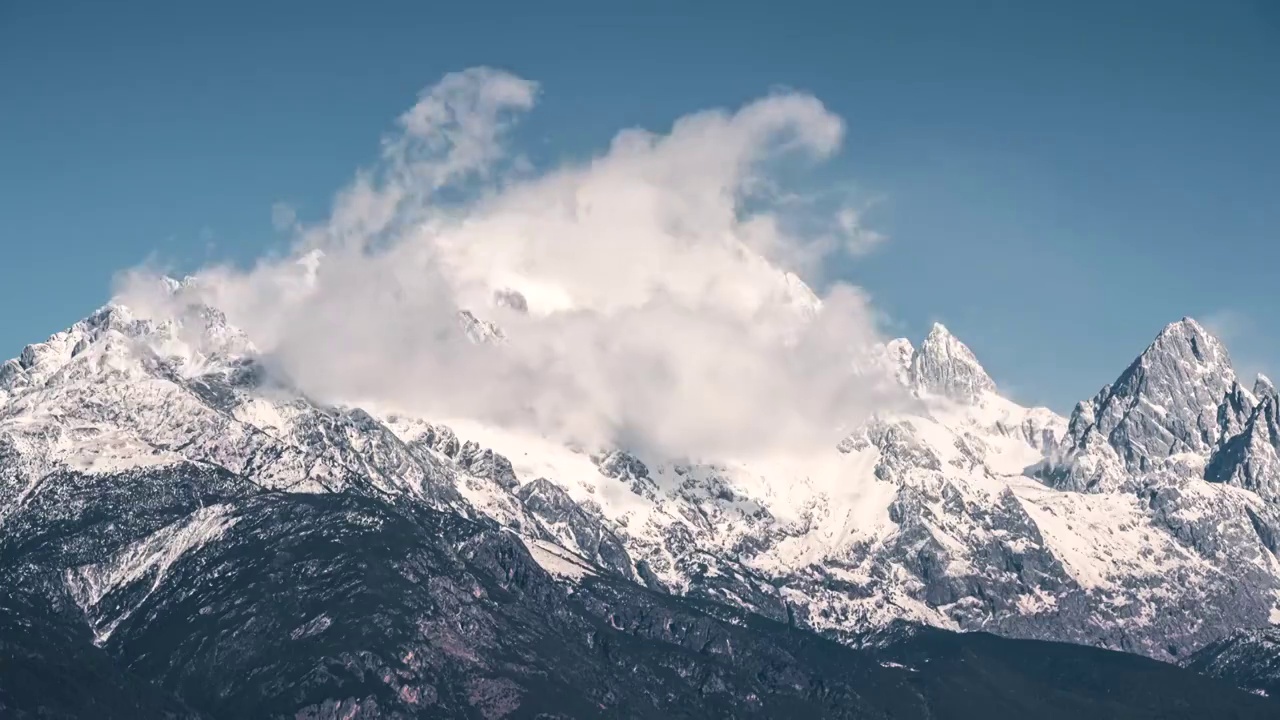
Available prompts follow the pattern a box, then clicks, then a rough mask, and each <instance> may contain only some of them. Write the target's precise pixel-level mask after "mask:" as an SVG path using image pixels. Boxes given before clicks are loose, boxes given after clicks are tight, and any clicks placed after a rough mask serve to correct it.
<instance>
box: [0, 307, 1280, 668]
mask: <svg viewBox="0 0 1280 720" xmlns="http://www.w3.org/2000/svg"><path fill="white" fill-rule="evenodd" d="M197 310H198V311H197V312H194V313H187V314H185V315H184V319H183V320H181V321H179V320H164V321H157V320H155V319H150V318H140V317H137V316H135V314H134V313H133V312H131V310H130V309H129V308H127V307H123V306H118V305H113V306H108V307H107V308H104V309H102V310H100V311H98V312H97V313H95V314H93V315H92V316H90V317H89V318H87V319H86V320H84V321H82V322H80V323H77V324H76V325H74V326H73V327H71V328H70V329H68V330H66V331H64V332H62V333H58V334H57V335H55V336H53V337H52V338H50V339H49V340H48V341H46V342H44V343H40V344H36V345H31V346H28V347H27V348H26V349H25V350H24V351H23V353H22V354H21V356H20V357H19V358H17V359H15V360H10V361H8V362H6V363H5V364H4V365H3V366H2V367H0V460H2V462H0V534H9V535H10V536H16V535H17V531H16V530H15V528H19V527H24V528H26V531H29V532H35V530H34V529H33V525H32V523H37V522H54V519H56V518H57V517H60V516H62V515H64V514H67V513H73V512H74V506H75V504H76V503H80V502H88V500H86V499H84V498H83V497H81V495H79V494H77V491H75V490H74V487H73V486H75V485H76V484H77V483H83V482H84V478H120V477H127V476H130V474H138V473H145V472H152V471H154V470H156V469H157V468H172V469H175V471H180V472H181V474H182V475H183V476H184V477H190V478H193V479H192V480H191V482H206V480H199V479H198V478H206V479H207V482H211V483H213V486H216V487H222V486H223V485H226V486H227V487H231V486H234V485H236V483H244V482H246V481H247V482H249V483H250V484H251V485H252V486H254V487H256V488H259V489H263V490H268V491H285V492H293V493H317V492H319V493H333V492H345V491H353V492H359V493H363V494H367V495H370V496H376V497H380V498H384V499H393V500H394V499H395V498H407V499H412V500H413V501H415V502H421V503H422V504H424V505H425V506H427V507H430V508H433V509H435V510H439V511H443V512H448V513H454V514H457V515H460V516H462V517H464V518H470V519H476V520H486V519H487V520H491V521H494V522H496V523H498V524H499V525H501V526H502V527H505V528H508V529H510V530H512V531H515V532H516V533H518V534H519V535H520V536H521V537H523V538H524V539H525V543H526V544H527V545H528V547H529V548H530V550H531V551H533V554H534V557H535V558H538V559H540V560H542V561H545V562H546V564H547V567H548V569H549V570H552V571H553V572H555V573H558V574H561V575H564V574H566V573H567V575H568V576H574V575H575V574H577V573H580V572H597V573H599V572H603V573H608V574H611V575H616V576H619V577H621V578H624V579H628V580H635V581H637V582H640V583H642V584H644V585H646V586H648V587H649V588H652V589H655V590H659V591H661V592H666V593H672V594H676V595H684V596H692V597H700V598H707V599H712V600H716V601H718V602H721V603H726V604H729V605H733V606H737V607H741V608H744V609H747V610H750V611H753V612H756V613H759V614H761V615H764V616H766V617H771V618H774V619H777V620H781V621H784V622H791V623H794V624H797V625H801V626H805V627H809V628H812V629H814V630H817V631H820V632H824V633H827V634H829V635H831V636H833V637H837V638H848V637H852V636H853V635H854V634H856V633H859V632H863V631H868V630H872V629H875V628H878V627H883V626H885V625H886V624H888V623H890V622H892V621H894V620H898V619H907V620H912V621H916V622H921V623H926V624H930V625H934V626H937V627H940V628H946V629H955V630H979V629H980V630H988V631H992V632H995V633H998V634H1003V635H1007V636H1014V637H1027V638H1038V639H1054V640H1065V641H1071V642H1077V643H1084V644H1091V645H1097V646H1101V647H1105V648H1113V649H1122V650H1129V651H1134V652H1138V653H1142V654H1146V655H1149V656H1152V657H1155V658H1159V659H1169V658H1173V657H1179V656H1183V655H1186V654H1187V653H1190V652H1192V651H1195V650H1197V649H1198V648H1200V647H1202V646H1204V645H1206V644H1208V643H1211V642H1213V641H1216V640H1219V639H1221V638H1224V637H1226V636H1227V635H1229V634H1230V633H1232V632H1233V631H1235V630H1237V629H1241V628H1255V627H1264V626H1267V625H1268V624H1269V623H1270V622H1272V621H1273V619H1280V609H1277V608H1278V607H1280V562H1278V561H1277V559H1276V556H1275V551H1276V543H1277V539H1280V508H1277V505H1276V504H1275V500H1276V492H1277V488H1280V473H1278V469H1280V462H1277V448H1278V447H1280V445H1278V444H1277V443H1280V432H1277V416H1276V412H1277V411H1276V407H1277V399H1276V393H1275V389H1274V387H1273V386H1272V385H1271V384H1270V383H1269V382H1268V381H1266V380H1265V379H1261V378H1260V379H1259V380H1258V381H1257V382H1256V383H1255V384H1253V386H1252V388H1251V389H1246V388H1245V387H1244V385H1242V384H1241V382H1240V381H1239V380H1238V379H1237V378H1236V376H1235V373H1234V370H1233V369H1232V367H1231V364H1230V361H1229V359H1228V357H1227V354H1226V351H1225V349H1224V348H1223V347H1222V345H1221V344H1220V343H1219V342H1218V341H1217V340H1215V339H1214V338H1213V337H1211V336H1210V335H1209V334H1208V333H1207V332H1206V331H1205V330H1204V329H1203V328H1201V327H1200V326H1199V325H1198V324H1196V323H1195V322H1194V321H1192V320H1183V321H1181V322H1178V323H1174V324H1172V325H1170V326H1169V327H1168V328H1166V329H1165V330H1164V331H1163V332H1161V333H1160V335H1159V336H1158V337H1157V338H1156V340H1155V341H1154V342H1153V343H1152V344H1151V346H1150V347H1149V348H1148V349H1147V350H1146V351H1145V352H1143V353H1142V354H1141V356H1140V357H1139V358H1138V359H1137V360H1135V362H1134V363H1133V364H1132V365H1131V366H1130V367H1129V368H1128V369H1126V370H1125V371H1124V372H1123V373H1122V374H1121V375H1120V376H1119V378H1118V379H1117V380H1116V381H1115V382H1113V383H1112V384H1110V385H1108V386H1106V387H1105V388H1104V389H1103V390H1102V391H1101V392H1099V393H1098V395H1097V396H1096V397H1095V398H1093V399H1092V400H1091V401H1088V402H1085V403H1081V404H1080V405H1079V406H1078V407H1077V408H1076V410H1075V411H1074V412H1073V413H1072V416H1071V417H1070V418H1069V419H1067V418H1062V417H1060V416H1058V415H1056V414H1054V413H1053V412H1051V411H1049V410H1047V409H1044V408H1026V407H1022V406H1019V405H1018V404H1016V403H1014V402H1012V401H1010V400H1008V399H1007V398H1004V397H1002V396H1001V395H1000V393H999V391H998V389H997V388H996V385H995V383H994V382H993V381H992V380H991V378H990V377H989V375H988V374H987V373H986V371H985V370H984V369H983V368H982V366H981V364H980V363H979V362H978V360H977V358H976V357H975V356H974V354H973V353H972V352H971V351H970V350H969V349H968V348H967V347H966V346H965V345H964V344H963V343H962V342H961V341H960V340H959V339H957V338H956V337H954V336H953V335H952V334H951V333H950V332H948V331H947V329H946V328H945V327H943V326H941V325H937V326H935V327H934V328H933V330H932V331H931V332H930V333H929V335H928V337H927V338H925V339H924V341H923V342H921V344H920V345H919V347H913V345H912V344H911V343H910V342H909V341H908V340H905V339H902V340H896V341H893V342H892V343H889V344H888V345H887V346H886V347H884V348H883V349H882V352H881V353H880V356H881V357H882V358H883V359H884V360H885V361H886V362H888V363H890V364H891V366H892V373H891V374H892V375H893V376H894V377H895V378H896V379H897V381H898V382H900V383H901V384H902V385H903V387H904V389H905V390H906V391H907V393H908V394H909V395H910V396H911V397H912V403H911V404H910V405H909V406H907V407H905V408H902V409H898V410H895V411H894V412H889V413H882V414H879V415H877V416H875V417H874V418H872V419H871V420H870V421H869V422H867V423H865V424H863V425H862V426H860V427H858V428H857V429H855V430H854V431H853V432H852V433H850V434H849V435H848V437H846V438H845V439H844V440H843V441H842V442H840V443H839V445H838V446H836V447H832V448H830V450H829V451H828V452H826V453H817V454H813V455H807V456H803V457H794V456H782V455H778V456H770V455H761V456H756V457H740V458H719V459H716V460H714V461H707V460H699V461H681V462H673V461H669V460H663V459H661V458H654V457H645V456H643V453H636V452H635V451H634V450H632V449H629V448H585V449H584V448H578V447H572V446H568V445H565V444H563V443H559V442H557V441H555V440H553V439H550V438H546V437H541V436H537V435H535V434H531V433H529V432H524V431H520V430H513V429H510V428H502V427H497V426H493V425H486V424H482V423H478V422H475V421H471V420H467V419H465V418H418V417H405V416H404V415H393V414H384V413H380V412H379V411H378V410H377V409H376V408H366V409H357V408H334V407H326V406H324V405H322V404H319V403H316V402H314V401H312V400H310V399H309V398H307V397H306V396H304V395H303V394H302V393H300V392H298V391H296V390H295V389H293V388H292V387H291V386H290V385H289V384H288V381H287V378H283V377H281V376H280V374H279V373H277V372H275V371H274V370H273V368H272V367H271V366H270V364H269V362H268V361H267V360H265V359H263V358H261V357H259V355H258V354H257V351H256V349H255V348H254V345H253V343H252V342H251V339H250V338H247V337H245V335H244V334H243V333H241V332H240V331H238V330H237V329H235V328H234V327H231V326H230V325H229V324H228V323H227V322H226V319H225V317H223V316H222V314H221V313H219V312H218V311H217V310H215V309H213V308H208V307H200V308H197ZM459 326H460V331H462V332H465V333H466V334H467V336H469V337H470V338H471V339H472V340H473V341H475V342H502V339H503V334H502V331H501V329H500V328H499V327H497V326H496V325H494V324H492V323H490V322H487V321H485V320H483V319H481V318H479V317H477V316H476V315H474V314H472V313H464V314H463V315H462V316H461V317H460V318H459ZM113 482H114V481H113ZM67 483H70V485H68V484H67ZM219 492H222V491H219ZM226 492H228V493H232V494H234V492H233V491H232V490H226ZM197 495H199V493H197ZM200 497H203V496H200ZM218 497H221V495H217V496H216V497H214V496H211V497H210V498H207V499H202V500H200V503H202V504H201V505H199V507H202V508H203V509H200V510H199V512H198V513H195V514H193V515H192V516H190V517H187V518H185V519H183V520H181V522H180V523H178V524H175V525H166V526H164V527H163V528H161V529H156V530H154V531H153V532H151V533H149V534H145V535H138V536H137V537H134V538H133V540H131V544H127V545H126V546H124V547H123V548H121V549H118V550H114V551H112V552H110V553H107V554H106V555H101V554H95V552H93V551H92V549H91V548H85V547H70V546H68V547H62V548H61V549H59V550H57V552H56V553H55V554H60V555H59V556H60V557H63V560H60V561H59V562H62V563H63V564H64V567H63V568H62V569H63V571H64V582H65V584H66V586H67V588H68V590H69V592H70V593H71V597H72V598H73V599H74V600H75V602H76V603H78V604H79V605H80V607H81V608H82V609H83V610H84V612H85V613H87V614H88V616H89V618H90V620H91V623H92V626H93V629H94V632H95V633H96V635H97V637H98V638H99V641H100V642H105V641H107V639H109V637H110V635H111V633H112V631H113V629H114V628H115V627H117V626H118V625H119V624H120V623H121V622H123V621H125V620H126V619H127V618H128V617H129V616H130V614H131V613H132V612H134V610H135V609H136V608H137V607H138V606H139V603H142V602H143V601H144V600H145V597H146V593H142V594H141V595H137V596H131V597H130V598H128V599H127V600H119V599H118V598H116V595H117V594H118V592H119V590H120V589H121V588H123V587H126V586H128V585H129V584H130V583H132V582H134V581H135V580H136V579H137V578H138V577H141V576H143V575H145V576H147V577H151V578H153V579H154V580H153V582H154V583H155V587H156V588H158V587H159V586H160V584H161V580H162V579H163V577H164V576H165V573H166V572H167V568H169V567H171V566H172V564H173V563H174V562H175V561H176V560H177V559H178V558H180V557H181V556H183V555H184V554H185V553H189V552H191V551H192V550H193V549H197V548H199V547H200V546H201V544H202V543H205V542H208V541H209V540H210V539H211V538H215V537H218V536H219V534H220V533H221V532H223V530H224V529H225V527H226V524H227V523H228V522H231V520H229V519H228V516H226V515H224V514H221V511H220V510H219V509H218V508H219V506H218V502H217V498H218ZM50 498H59V502H60V503H65V504H61V505H56V506H48V505H47V503H49V502H50ZM206 500H207V501H208V503H210V504H208V505H203V503H205V502H206ZM126 502H127V501H126ZM126 506H127V505H126ZM34 508H43V509H42V510H41V512H42V513H45V514H44V515H40V514H38V513H35V512H34V510H33V509H34ZM197 509H199V508H197ZM50 513H51V514H50ZM33 518H37V519H33ZM51 518H53V519H51ZM120 522H122V523H124V521H123V520H122V521H120ZM125 524H127V523H125ZM125 534H126V535H127V534H128V533H125ZM548 548H553V549H548ZM49 552H53V551H52V550H50V551H49ZM566 552H567V553H568V555H564V553H566ZM565 557H569V558H571V559H569V560H566V559H564V558H565ZM582 567H585V568H589V570H580V569H578V568H582ZM566 568H567V569H566ZM108 601H109V602H108ZM104 603H106V604H104Z"/></svg>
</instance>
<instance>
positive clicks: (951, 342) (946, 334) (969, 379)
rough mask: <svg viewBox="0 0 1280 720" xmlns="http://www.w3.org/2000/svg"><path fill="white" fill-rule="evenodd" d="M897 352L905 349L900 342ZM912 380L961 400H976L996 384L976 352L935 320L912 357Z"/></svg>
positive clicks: (927, 391) (922, 389)
mask: <svg viewBox="0 0 1280 720" xmlns="http://www.w3.org/2000/svg"><path fill="white" fill-rule="evenodd" d="M895 349H896V350H897V352H899V353H900V352H901V351H902V346H901V345H898V346H897V347H896V348H895ZM910 378H911V382H912V383H913V384H914V386H915V387H916V388H918V389H919V390H921V391H923V392H925V393H931V394H935V395H941V396H943V397H948V398H951V399H952V400H957V401H960V402H974V401H976V400H978V399H979V398H980V397H981V396H982V394H983V393H986V392H992V391H994V390H995V389H996V384H995V383H994V382H993V381H992V380H991V377H990V376H988V375H987V371H986V370H984V369H983V368H982V365H980V364H979V363H978V358H976V357H974V355H973V352H972V351H970V350H969V348H968V347H967V346H966V345H965V344H964V343H962V342H960V341H959V340H958V339H957V338H956V337H955V336H954V335H952V334H951V332H950V331H949V330H947V328H945V327H944V326H943V325H942V324H941V323H934V325H933V329H932V330H930V331H929V335H928V336H927V337H926V338H925V339H924V342H923V343H921V344H920V348H919V349H917V350H916V351H915V352H914V353H913V354H912V356H911V372H910Z"/></svg>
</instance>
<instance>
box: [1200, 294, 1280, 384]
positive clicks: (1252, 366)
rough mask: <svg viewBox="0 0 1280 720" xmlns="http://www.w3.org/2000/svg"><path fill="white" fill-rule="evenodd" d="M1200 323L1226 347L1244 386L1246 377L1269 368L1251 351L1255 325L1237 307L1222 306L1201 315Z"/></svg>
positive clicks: (1253, 349)
mask: <svg viewBox="0 0 1280 720" xmlns="http://www.w3.org/2000/svg"><path fill="white" fill-rule="evenodd" d="M1200 322H1201V324H1203V325H1204V327H1205V329H1206V330H1208V331H1209V332H1211V333H1213V334H1214V336H1215V337H1217V338H1218V339H1219V340H1221V341H1222V342H1223V344H1225V345H1226V346H1227V348H1228V349H1229V350H1230V352H1231V361H1232V364H1233V365H1235V369H1236V374H1237V375H1239V376H1240V378H1241V380H1242V381H1244V382H1245V383H1246V385H1247V384H1248V380H1249V379H1250V378H1253V377H1255V376H1257V375H1258V374H1259V373H1268V372H1270V371H1271V370H1272V368H1270V367H1269V364H1268V363H1267V362H1266V360H1265V358H1263V357H1262V356H1261V354H1260V353H1258V352H1256V350H1255V347H1254V343H1253V342H1252V338H1253V337H1255V336H1256V334H1257V333H1258V332H1259V328H1258V326H1257V323H1256V322H1255V321H1254V319H1253V318H1252V317H1251V316H1250V315H1248V314H1247V313H1244V312H1241V311H1240V310H1236V309H1232V308H1222V309H1219V310H1216V311H1214V312H1211V313H1209V314H1208V315H1206V316H1205V317H1203V318H1201V319H1200Z"/></svg>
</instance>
